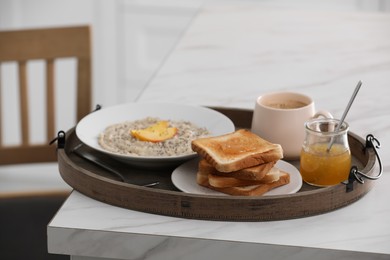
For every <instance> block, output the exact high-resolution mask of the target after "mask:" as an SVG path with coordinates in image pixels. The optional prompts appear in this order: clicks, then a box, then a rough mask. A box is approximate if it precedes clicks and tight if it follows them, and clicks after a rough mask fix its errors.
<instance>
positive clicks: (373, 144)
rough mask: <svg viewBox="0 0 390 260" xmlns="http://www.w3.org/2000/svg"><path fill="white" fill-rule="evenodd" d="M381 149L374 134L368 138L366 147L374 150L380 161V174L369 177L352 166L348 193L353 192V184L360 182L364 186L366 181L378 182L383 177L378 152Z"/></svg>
mask: <svg viewBox="0 0 390 260" xmlns="http://www.w3.org/2000/svg"><path fill="white" fill-rule="evenodd" d="M380 147H381V144H380V142H379V140H378V139H377V138H375V137H374V136H373V135H372V134H369V135H367V136H366V147H365V149H368V148H372V149H373V150H374V153H375V156H376V158H377V159H378V164H379V173H378V174H377V175H376V176H371V175H368V174H366V173H364V172H361V171H359V169H358V167H357V166H352V167H351V170H350V172H349V177H348V183H347V192H350V191H353V183H354V182H355V181H358V182H359V183H361V184H364V179H368V180H377V179H379V178H380V177H381V176H382V173H383V166H382V161H381V158H380V156H379V153H378V150H377V149H379V148H380Z"/></svg>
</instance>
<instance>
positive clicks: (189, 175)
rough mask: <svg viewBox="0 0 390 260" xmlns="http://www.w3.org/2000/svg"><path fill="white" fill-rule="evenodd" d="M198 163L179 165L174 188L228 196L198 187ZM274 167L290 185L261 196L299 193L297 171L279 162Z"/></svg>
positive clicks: (175, 173)
mask: <svg viewBox="0 0 390 260" xmlns="http://www.w3.org/2000/svg"><path fill="white" fill-rule="evenodd" d="M198 162H199V159H198V158H196V159H193V160H191V161H188V162H186V163H184V164H182V165H180V166H179V167H177V168H176V169H175V170H174V171H173V173H172V176H171V178H172V182H173V184H174V185H175V186H176V188H178V189H179V190H181V191H183V192H186V193H193V194H200V195H221V196H229V195H227V194H224V193H221V192H218V191H214V190H211V189H208V188H206V187H203V186H200V185H198V183H196V173H197V170H198ZM275 166H276V167H278V168H279V169H280V170H283V171H285V172H287V173H289V174H290V183H289V184H287V185H284V186H281V187H277V188H275V189H273V190H270V191H269V192H267V193H264V195H263V196H269V195H283V194H292V193H296V192H297V191H299V189H300V188H301V187H302V177H301V174H300V173H299V171H298V169H297V168H296V167H295V166H294V165H292V164H289V163H287V162H285V161H281V160H280V161H278V162H277V163H276V164H275Z"/></svg>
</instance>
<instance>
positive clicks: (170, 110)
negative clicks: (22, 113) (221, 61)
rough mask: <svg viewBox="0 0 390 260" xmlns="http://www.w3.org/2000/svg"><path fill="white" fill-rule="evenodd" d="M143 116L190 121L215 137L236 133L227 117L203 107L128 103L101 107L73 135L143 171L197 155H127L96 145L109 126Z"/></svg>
mask: <svg viewBox="0 0 390 260" xmlns="http://www.w3.org/2000/svg"><path fill="white" fill-rule="evenodd" d="M146 117H158V118H162V119H168V120H185V121H190V122H191V123H194V124H195V125H197V126H198V127H205V128H206V129H207V130H208V131H210V132H211V135H214V136H215V135H222V134H226V133H230V132H233V131H234V130H235V128H234V124H233V122H232V121H231V120H230V119H229V118H228V117H226V116H225V115H223V114H221V113H219V112H217V111H215V110H212V109H209V108H206V107H201V106H189V105H179V104H168V103H128V104H122V105H116V106H111V107H107V108H104V107H103V108H102V109H100V110H98V111H96V112H93V113H91V114H89V115H87V116H86V117H84V118H83V119H82V120H81V121H80V122H79V123H78V124H77V126H76V134H77V136H78V138H79V139H80V140H81V141H82V142H83V143H84V144H86V145H88V146H89V147H92V148H93V149H95V150H98V151H100V152H102V153H105V154H108V155H110V156H112V157H113V158H115V159H117V160H120V161H123V162H125V163H128V164H131V165H134V166H139V167H143V168H157V167H172V166H177V165H179V164H181V163H183V162H184V161H186V160H189V159H191V158H194V157H195V156H196V154H195V153H194V154H191V155H182V156H171V157H147V156H130V155H122V154H117V153H113V152H110V151H107V150H104V149H103V148H102V147H101V146H100V145H99V143H98V137H99V134H100V133H102V132H103V131H104V130H105V129H106V127H108V126H110V125H112V124H116V123H122V122H124V121H134V120H139V119H144V118H146Z"/></svg>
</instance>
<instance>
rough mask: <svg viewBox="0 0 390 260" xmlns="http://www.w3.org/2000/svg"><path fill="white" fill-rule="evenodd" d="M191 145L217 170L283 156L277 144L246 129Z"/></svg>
mask: <svg viewBox="0 0 390 260" xmlns="http://www.w3.org/2000/svg"><path fill="white" fill-rule="evenodd" d="M192 149H193V150H194V151H195V152H197V153H198V154H199V155H201V156H202V157H203V158H204V159H205V160H206V161H207V162H208V163H210V164H211V165H212V166H214V167H215V168H216V169H217V170H218V171H219V172H233V171H238V170H241V169H245V168H249V167H252V166H255V165H259V164H264V163H267V162H272V161H277V160H279V159H281V158H283V150H282V148H281V146H280V145H279V144H272V143H270V142H268V141H266V140H264V139H262V138H260V137H259V136H258V135H255V134H254V133H252V132H250V131H249V130H246V129H240V130H237V131H235V132H233V133H230V134H226V135H222V136H217V137H208V138H200V139H196V140H194V141H192Z"/></svg>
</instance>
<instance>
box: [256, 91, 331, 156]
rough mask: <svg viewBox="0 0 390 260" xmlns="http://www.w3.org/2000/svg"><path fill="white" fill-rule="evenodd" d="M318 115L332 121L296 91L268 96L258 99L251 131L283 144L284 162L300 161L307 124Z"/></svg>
mask: <svg viewBox="0 0 390 260" xmlns="http://www.w3.org/2000/svg"><path fill="white" fill-rule="evenodd" d="M319 116H323V117H325V118H333V116H332V115H331V114H330V113H329V112H327V111H318V112H316V110H315V105H314V101H313V99H312V98H310V97H309V96H306V95H303V94H300V93H294V92H275V93H268V94H264V95H262V96H259V97H258V98H257V100H256V104H255V109H254V111H253V118H252V129H251V131H252V132H254V133H255V134H257V135H259V136H260V137H261V138H263V139H265V140H267V141H269V142H272V143H277V144H280V145H281V146H282V148H283V155H284V158H285V159H287V160H297V159H299V157H300V153H301V149H302V144H303V141H304V139H305V127H304V126H305V122H306V121H308V120H310V119H312V118H316V117H319Z"/></svg>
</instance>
